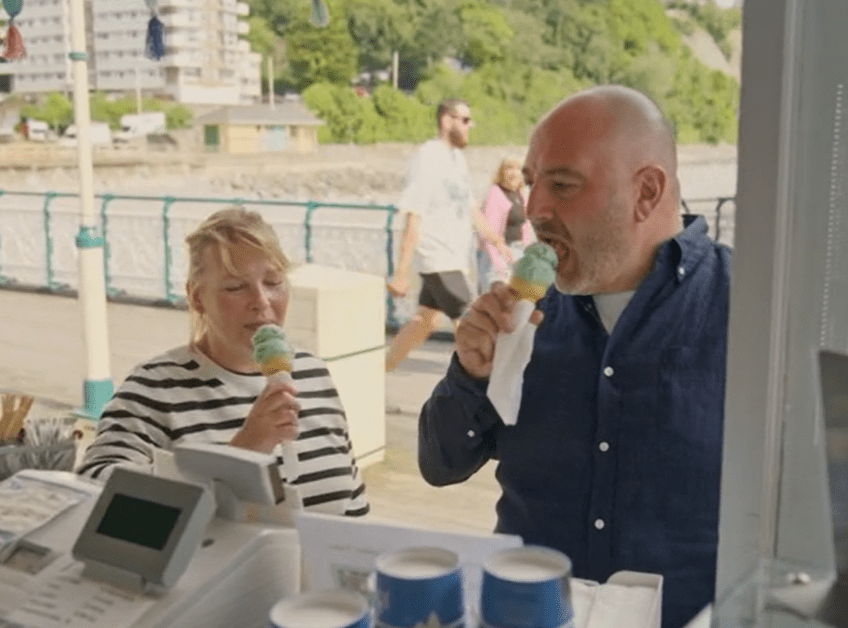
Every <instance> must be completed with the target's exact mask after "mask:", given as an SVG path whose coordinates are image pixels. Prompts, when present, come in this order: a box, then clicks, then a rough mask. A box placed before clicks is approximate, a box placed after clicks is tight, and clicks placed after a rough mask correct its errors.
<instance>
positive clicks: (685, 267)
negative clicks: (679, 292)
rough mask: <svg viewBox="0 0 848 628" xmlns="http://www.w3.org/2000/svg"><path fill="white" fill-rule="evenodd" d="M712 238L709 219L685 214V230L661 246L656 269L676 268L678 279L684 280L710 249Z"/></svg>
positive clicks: (675, 272)
mask: <svg viewBox="0 0 848 628" xmlns="http://www.w3.org/2000/svg"><path fill="white" fill-rule="evenodd" d="M712 244H713V243H712V240H711V239H710V237H709V236H708V235H707V221H706V219H705V218H704V217H703V216H701V215H696V214H684V215H683V231H681V232H680V233H678V234H677V235H676V236H674V237H673V238H672V239H671V240H669V241H667V242H665V243H664V244H663V245H662V246H660V250H659V251H658V253H657V259H656V264H655V269H659V268H661V267H664V266H665V267H672V268H674V275H675V277H676V278H677V281H678V282H680V281H683V280H684V279H686V277H688V276H689V275H690V274H691V273H692V271H693V270H694V269H695V267H696V266H697V265H698V264H699V263H700V261H701V260H702V259H703V257H704V255H706V254H707V253H708V252H709V251H710V250H712Z"/></svg>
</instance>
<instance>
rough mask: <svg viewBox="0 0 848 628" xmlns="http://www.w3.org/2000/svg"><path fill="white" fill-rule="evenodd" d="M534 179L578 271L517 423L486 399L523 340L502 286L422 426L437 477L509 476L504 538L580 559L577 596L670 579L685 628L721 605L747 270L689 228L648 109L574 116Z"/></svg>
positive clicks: (672, 162)
mask: <svg viewBox="0 0 848 628" xmlns="http://www.w3.org/2000/svg"><path fill="white" fill-rule="evenodd" d="M523 171H524V177H525V181H526V183H527V185H528V186H529V188H530V193H529V197H528V201H527V214H528V217H529V219H530V220H531V222H532V224H533V227H534V229H535V231H536V234H537V236H538V237H539V239H540V240H542V241H545V242H548V243H549V244H550V245H551V246H553V247H554V249H555V250H556V252H557V257H558V266H557V271H556V281H555V285H554V286H553V287H552V288H551V289H549V290H548V292H547V294H546V295H545V297H544V298H543V299H541V300H540V301H539V303H538V304H537V309H536V311H535V312H534V313H533V315H532V316H531V322H533V323H536V324H537V325H538V327H537V329H536V332H535V336H534V341H533V351H532V354H531V358H530V361H529V363H528V365H527V367H526V369H525V370H524V383H523V390H522V393H521V407H520V410H519V413H518V419H517V422H516V424H515V425H505V424H504V422H503V421H502V420H501V418H500V417H499V416H498V414H497V413H496V411H495V409H494V408H493V406H492V404H491V402H490V401H489V400H488V398H487V396H486V389H487V385H488V377H489V374H490V373H491V371H492V360H493V356H494V352H495V339H496V337H497V335H498V334H499V333H500V332H503V331H508V330H511V329H512V328H513V327H514V324H513V322H512V320H511V317H512V312H513V310H514V306H515V304H516V297H515V296H514V295H513V294H512V293H511V291H510V290H509V289H508V288H507V286H505V285H504V284H501V283H496V284H495V285H494V286H493V287H492V289H491V290H490V291H489V292H488V293H486V294H484V295H482V296H480V297H479V298H478V299H477V300H476V301H474V303H472V305H471V307H470V309H469V310H468V312H467V313H466V315H465V316H463V318H462V319H461V321H460V323H459V325H458V328H457V332H456V347H457V348H456V352H455V354H454V356H453V358H452V361H451V364H450V366H449V368H448V372H447V375H446V376H445V378H444V379H443V380H442V381H441V382H440V383H439V384H438V385H437V387H436V389H435V390H434V392H433V394H432V396H431V397H430V399H429V400H428V401H427V402H426V403H425V405H424V407H423V409H422V412H421V417H420V422H419V452H418V461H419V467H420V469H421V472H422V474H423V476H424V478H425V479H426V480H427V481H428V482H429V483H431V484H434V485H437V486H441V485H447V484H453V483H457V482H462V481H464V480H466V479H467V478H468V477H470V476H471V475H472V474H474V473H475V472H476V471H477V470H478V469H480V468H481V467H482V466H483V465H484V464H485V463H486V462H487V461H488V460H496V461H497V462H498V467H497V472H496V477H497V479H498V482H499V483H500V485H501V489H502V495H501V497H500V499H499V501H498V504H497V515H498V522H497V527H496V530H497V531H499V532H505V533H511V534H518V535H520V536H521V537H522V538H523V540H524V542H525V543H528V544H539V545H545V546H549V547H553V548H556V549H558V550H561V551H563V552H564V553H566V554H567V555H568V556H569V557H570V558H571V560H572V563H573V573H574V576H576V577H580V578H589V579H592V580H596V581H600V582H604V581H606V579H607V578H608V577H609V576H610V575H612V574H613V573H615V572H616V571H620V570H633V571H641V572H650V573H657V574H661V575H662V576H663V577H664V587H663V594H662V601H663V606H662V626H663V628H679V627H680V626H683V625H684V624H685V623H686V622H687V621H689V620H690V619H691V618H692V617H693V616H694V615H696V614H697V613H698V611H700V610H701V609H702V608H703V607H704V606H706V605H707V604H709V603H710V602H711V601H712V599H713V596H714V589H715V584H714V582H715V566H716V550H717V542H718V513H719V484H720V471H721V456H722V426H723V418H724V385H725V358H726V351H727V348H726V347H727V323H728V298H729V287H730V252H729V250H728V249H727V247H725V246H722V245H719V244H716V243H715V242H713V241H712V240H711V239H710V238H709V237H708V236H707V225H706V222H705V221H704V218H703V217H700V216H698V217H691V220H690V217H686V220H685V221H684V220H683V219H682V217H681V215H680V210H679V208H680V190H679V183H678V179H677V156H676V146H675V139H674V132H673V130H672V128H671V126H670V124H669V123H668V121H667V120H666V119H665V117H664V116H663V114H662V112H661V111H660V109H659V108H658V107H657V105H656V104H655V103H654V102H653V101H651V100H650V99H649V98H647V97H646V96H644V95H643V94H641V93H639V92H637V91H634V90H632V89H629V88H624V87H621V86H614V85H606V86H599V87H595V88H591V89H589V90H586V91H582V92H579V93H577V94H575V95H573V96H571V97H569V98H567V99H566V100H564V101H562V102H561V103H559V104H558V105H557V106H556V107H555V108H554V109H553V110H552V111H551V112H550V113H548V114H547V115H546V116H545V117H544V118H543V119H542V121H541V122H540V123H539V124H538V125H537V127H536V129H535V130H534V132H533V134H532V136H531V139H530V144H529V148H528V154H527V157H526V160H525V163H524V168H523ZM684 222H685V224H684Z"/></svg>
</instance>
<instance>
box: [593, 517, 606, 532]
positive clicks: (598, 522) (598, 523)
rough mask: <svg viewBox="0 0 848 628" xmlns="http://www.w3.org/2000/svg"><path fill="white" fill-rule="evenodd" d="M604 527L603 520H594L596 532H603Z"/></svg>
mask: <svg viewBox="0 0 848 628" xmlns="http://www.w3.org/2000/svg"><path fill="white" fill-rule="evenodd" d="M605 525H606V524H605V523H604V520H603V519H595V529H596V530H603V529H604V526H605Z"/></svg>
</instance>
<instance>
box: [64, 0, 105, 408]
mask: <svg viewBox="0 0 848 628" xmlns="http://www.w3.org/2000/svg"><path fill="white" fill-rule="evenodd" d="M71 48H72V49H71V52H70V53H69V55H68V56H69V57H70V58H71V61H72V62H73V69H74V122H75V123H76V126H77V155H78V159H79V181H80V193H79V197H80V230H79V233H78V234H77V237H76V245H77V249H78V250H79V301H80V305H81V306H82V319H83V342H84V345H85V354H86V355H85V358H86V367H87V368H86V378H85V381H84V382H83V406H82V408H81V410H82V413H83V414H84V415H85V416H87V417H89V418H92V419H98V418H100V413H101V412H102V410H103V406H104V405H105V404H106V402H107V401H109V399H110V398H111V397H112V390H113V388H112V379H111V376H110V369H109V335H108V332H109V328H108V325H107V320H106V284H105V280H104V277H103V238H102V237H100V236H99V234H98V227H97V219H96V214H95V210H94V166H93V164H92V159H91V110H90V107H89V103H88V61H87V59H88V55H87V53H86V48H85V13H84V7H83V0H71Z"/></svg>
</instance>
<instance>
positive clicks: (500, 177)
mask: <svg viewBox="0 0 848 628" xmlns="http://www.w3.org/2000/svg"><path fill="white" fill-rule="evenodd" d="M510 166H514V167H516V168H518V169H519V170H521V160H520V159H518V158H517V157H504V158H503V159H501V163H500V165H499V166H498V169H497V170H495V176H494V178H493V179H492V183H494V184H496V185H499V186H501V187H502V188H506V189H509V186H508V185H507V182H506V171H507V168H509V167H510Z"/></svg>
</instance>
